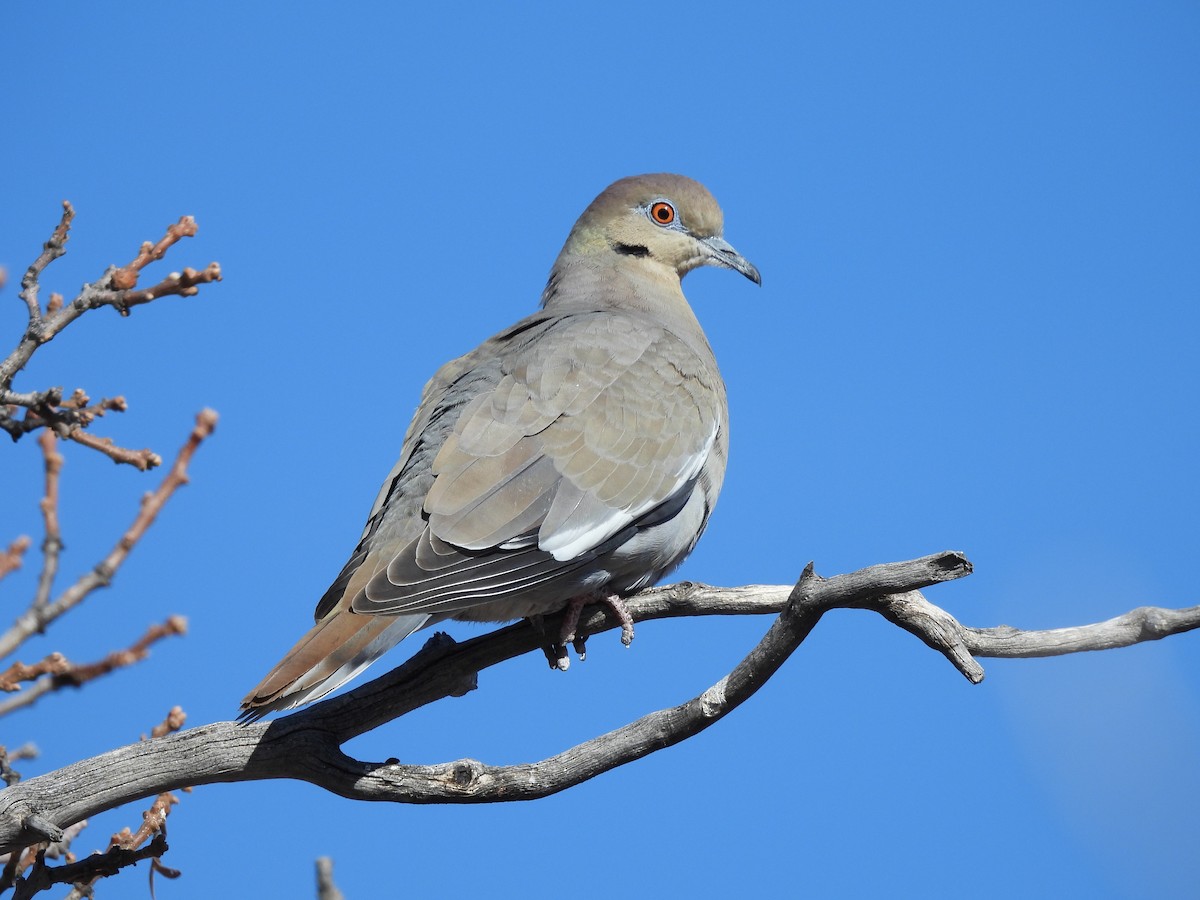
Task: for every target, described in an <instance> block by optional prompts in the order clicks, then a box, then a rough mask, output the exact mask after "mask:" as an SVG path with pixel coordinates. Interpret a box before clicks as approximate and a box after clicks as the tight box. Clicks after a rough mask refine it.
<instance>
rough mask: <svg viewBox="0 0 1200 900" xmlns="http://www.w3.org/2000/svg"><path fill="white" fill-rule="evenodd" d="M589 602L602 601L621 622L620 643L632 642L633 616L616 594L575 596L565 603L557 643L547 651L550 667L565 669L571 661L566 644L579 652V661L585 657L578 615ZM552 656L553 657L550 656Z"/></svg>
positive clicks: (585, 639)
mask: <svg viewBox="0 0 1200 900" xmlns="http://www.w3.org/2000/svg"><path fill="white" fill-rule="evenodd" d="M589 603H603V604H604V605H605V606H607V607H608V608H609V609H611V610H612V612H613V615H615V616H616V617H617V620H618V621H619V622H620V623H621V643H622V644H624V645H625V646H626V647H628V646H629V645H630V644H632V643H633V616H631V615H630V614H629V607H628V606H626V605H625V601H624V600H622V599H621V598H620V597H618V596H617V595H616V594H606V595H604V596H600V597H596V596H584V597H576V598H574V599H573V600H571V602H570V603H568V604H567V609H566V613H565V614H564V616H563V624H562V632H561V635H560V637H559V641H558V644H557V645H556V646H555V647H554V648H553V650H554V653H553V654H551V653H547V654H546V655H547V658H548V659H550V665H551V667H552V668H555V669H561V670H562V671H564V672H565V671H566V670H567V669H568V667H570V665H571V662H570V659H569V658H568V656H567V644H570V645H571V646H572V647H574V648H575V652H576V653H577V654H579V661H580V662H582V661H583V660H585V659H587V648H586V647H585V643H586V641H587V636H586V635H580V634H578V631H579V617H580V615H581V614H582V612H583V608H584V607H585V606H587V605H588V604H589ZM551 657H553V658H551Z"/></svg>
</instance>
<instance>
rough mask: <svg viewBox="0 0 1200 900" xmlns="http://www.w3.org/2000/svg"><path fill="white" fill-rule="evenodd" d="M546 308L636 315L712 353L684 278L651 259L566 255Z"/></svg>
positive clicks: (546, 295) (546, 294) (549, 286)
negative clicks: (684, 294) (692, 305)
mask: <svg viewBox="0 0 1200 900" xmlns="http://www.w3.org/2000/svg"><path fill="white" fill-rule="evenodd" d="M542 308H543V309H545V310H549V311H550V312H575V311H578V312H592V311H598V310H612V311H617V312H627V313H633V314H635V315H639V316H644V317H646V318H647V319H650V320H652V321H653V322H655V323H657V324H660V325H663V326H665V327H666V328H668V329H669V330H670V331H672V332H674V333H675V334H677V335H679V336H680V337H682V338H685V339H687V340H688V342H689V343H695V342H697V340H698V342H699V343H701V344H702V345H703V346H704V348H705V349H706V350H707V349H708V340H707V339H706V338H705V336H704V331H703V330H702V329H701V327H700V322H699V321H698V320H697V319H696V314H695V313H694V312H693V311H692V307H691V306H690V305H689V304H688V302H687V298H686V297H684V296H683V287H682V286H681V285H680V283H679V274H678V273H677V272H676V271H675V270H674V269H672V268H670V267H669V266H665V265H663V264H662V263H660V262H657V261H655V260H653V259H650V258H647V257H641V256H634V255H629V256H625V255H621V254H618V253H614V252H612V251H608V252H606V253H596V254H579V253H575V254H568V253H567V252H566V251H564V252H563V253H562V255H560V256H559V258H558V260H557V261H556V262H555V264H554V268H553V269H551V270H550V278H549V280H548V281H547V282H546V289H545V291H543V292H542ZM709 352H710V353H711V350H709Z"/></svg>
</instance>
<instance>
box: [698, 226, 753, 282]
mask: <svg viewBox="0 0 1200 900" xmlns="http://www.w3.org/2000/svg"><path fill="white" fill-rule="evenodd" d="M704 245H705V246H706V247H708V250H709V254H710V256H709V258H710V259H711V260H712V261H713V263H715V264H716V265H718V266H725V267H726V268H727V269H733V270H734V271H736V272H741V273H742V274H743V275H745V276H746V277H747V278H749V279H750V280H751V281H753V282H754V283H755V284H757V285H760V286H761V285H762V276H761V275H759V274H758V268H757V267H756V266H755V265H754V263H752V262H750V260H748V259H746V257H744V256H742V254H740V253H738V252H737V251H736V250H734V249H733V245H732V244H730V243H729V241H727V240H725V239H724V238H719V237H710V238H705V239H704Z"/></svg>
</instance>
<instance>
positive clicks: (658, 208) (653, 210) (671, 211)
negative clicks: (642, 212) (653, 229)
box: [650, 200, 675, 225]
mask: <svg viewBox="0 0 1200 900" xmlns="http://www.w3.org/2000/svg"><path fill="white" fill-rule="evenodd" d="M650 218H652V219H653V220H654V221H655V222H657V223H658V224H659V225H670V224H671V223H672V222H674V221H675V207H673V206H672V205H671V204H670V203H667V202H666V201H665V200H659V201H658V202H657V203H655V204H654V205H653V206H651V207H650Z"/></svg>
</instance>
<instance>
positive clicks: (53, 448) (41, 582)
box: [33, 430, 63, 607]
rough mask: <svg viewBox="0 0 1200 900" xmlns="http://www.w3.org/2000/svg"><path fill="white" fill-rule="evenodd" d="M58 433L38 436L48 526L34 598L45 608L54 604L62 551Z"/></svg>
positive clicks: (50, 432)
mask: <svg viewBox="0 0 1200 900" xmlns="http://www.w3.org/2000/svg"><path fill="white" fill-rule="evenodd" d="M57 444H58V442H57V440H56V439H55V437H54V432H53V431H50V430H46V431H43V432H42V433H41V435H40V436H39V437H38V446H39V447H41V448H42V456H43V457H44V459H45V461H46V462H45V469H46V492H45V494H44V495H43V496H42V502H41V504H40V505H41V508H42V520H43V521H44V522H45V525H46V536H45V537H44V538H42V573H41V575H40V576H39V577H38V586H37V593H36V594H35V595H34V598H33V603H34V606H37V607H42V606H45V605H46V604H47V603H48V602H49V601H50V592H51V591H52V590H53V588H54V578H55V576H57V575H58V557H59V554H60V553H61V552H62V546H63V543H62V532H61V531H60V529H59V525H58V481H59V475H60V474H61V472H62V465H63V457H62V454H61V453H59V452H58V447H57Z"/></svg>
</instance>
